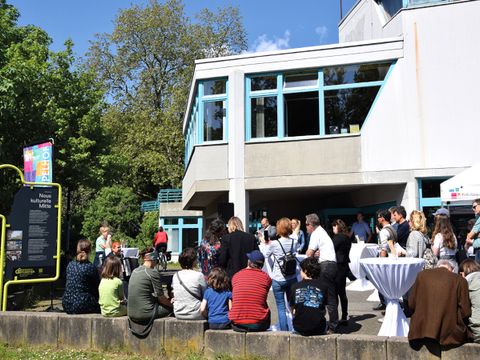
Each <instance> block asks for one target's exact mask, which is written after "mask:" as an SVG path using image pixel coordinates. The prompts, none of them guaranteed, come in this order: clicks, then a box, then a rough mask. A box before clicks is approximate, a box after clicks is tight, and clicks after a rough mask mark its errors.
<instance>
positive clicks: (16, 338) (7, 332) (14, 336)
mask: <svg viewBox="0 0 480 360" xmlns="http://www.w3.org/2000/svg"><path fill="white" fill-rule="evenodd" d="M26 314H27V313H24V312H0V342H2V343H6V344H9V345H19V344H23V343H25V321H26V317H27V316H26Z"/></svg>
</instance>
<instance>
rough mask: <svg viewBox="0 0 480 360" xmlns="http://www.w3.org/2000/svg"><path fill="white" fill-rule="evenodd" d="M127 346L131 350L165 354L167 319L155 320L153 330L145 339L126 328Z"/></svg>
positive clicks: (148, 353) (142, 352)
mask: <svg viewBox="0 0 480 360" xmlns="http://www.w3.org/2000/svg"><path fill="white" fill-rule="evenodd" d="M125 340H126V344H125V345H126V348H127V350H129V351H131V352H136V353H141V354H146V355H163V354H164V345H165V319H157V320H155V321H154V322H153V326H152V330H151V331H150V334H149V335H148V336H147V337H146V338H145V339H139V338H138V337H136V336H135V335H133V334H132V333H131V332H130V330H129V329H128V320H127V329H126V336H125Z"/></svg>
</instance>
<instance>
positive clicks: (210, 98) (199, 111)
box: [184, 77, 229, 167]
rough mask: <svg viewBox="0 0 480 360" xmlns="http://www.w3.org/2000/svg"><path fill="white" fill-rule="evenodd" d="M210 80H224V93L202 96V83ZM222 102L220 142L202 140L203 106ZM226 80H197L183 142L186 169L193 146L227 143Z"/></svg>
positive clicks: (221, 78)
mask: <svg viewBox="0 0 480 360" xmlns="http://www.w3.org/2000/svg"><path fill="white" fill-rule="evenodd" d="M212 80H225V89H226V90H225V93H224V94H214V95H204V83H205V82H207V81H212ZM215 101H224V102H225V118H224V120H223V124H222V140H212V141H205V140H204V135H205V133H204V120H205V119H204V105H205V104H206V103H208V102H215ZM228 102H229V101H228V78H226V77H218V78H209V79H202V80H198V82H197V86H196V90H195V98H194V101H193V105H192V106H191V111H190V115H189V117H188V124H187V127H186V131H185V134H184V140H185V158H184V164H185V167H187V165H188V162H189V161H190V157H191V156H192V153H193V149H194V147H195V145H201V144H218V143H226V142H227V141H228Z"/></svg>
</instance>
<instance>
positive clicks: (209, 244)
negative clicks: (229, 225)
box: [197, 219, 225, 280]
mask: <svg viewBox="0 0 480 360" xmlns="http://www.w3.org/2000/svg"><path fill="white" fill-rule="evenodd" d="M224 234H225V223H224V222H223V221H222V220H221V219H215V220H213V221H212V222H211V223H210V226H209V227H208V230H207V233H206V234H205V239H203V240H202V243H201V244H200V246H199V247H198V250H197V257H198V264H199V266H200V270H201V271H202V274H203V276H205V280H207V279H208V275H209V274H210V271H212V269H213V268H215V267H217V266H219V255H220V253H219V250H220V244H221V243H220V240H221V239H222V236H223V235H224Z"/></svg>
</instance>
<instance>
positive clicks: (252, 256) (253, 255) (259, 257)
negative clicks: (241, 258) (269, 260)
mask: <svg viewBox="0 0 480 360" xmlns="http://www.w3.org/2000/svg"><path fill="white" fill-rule="evenodd" d="M247 257H248V259H249V260H250V261H251V262H254V263H258V262H262V263H263V262H265V257H264V256H263V254H262V253H261V252H260V251H259V250H253V251H252V252H249V253H248V254H247Z"/></svg>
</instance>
